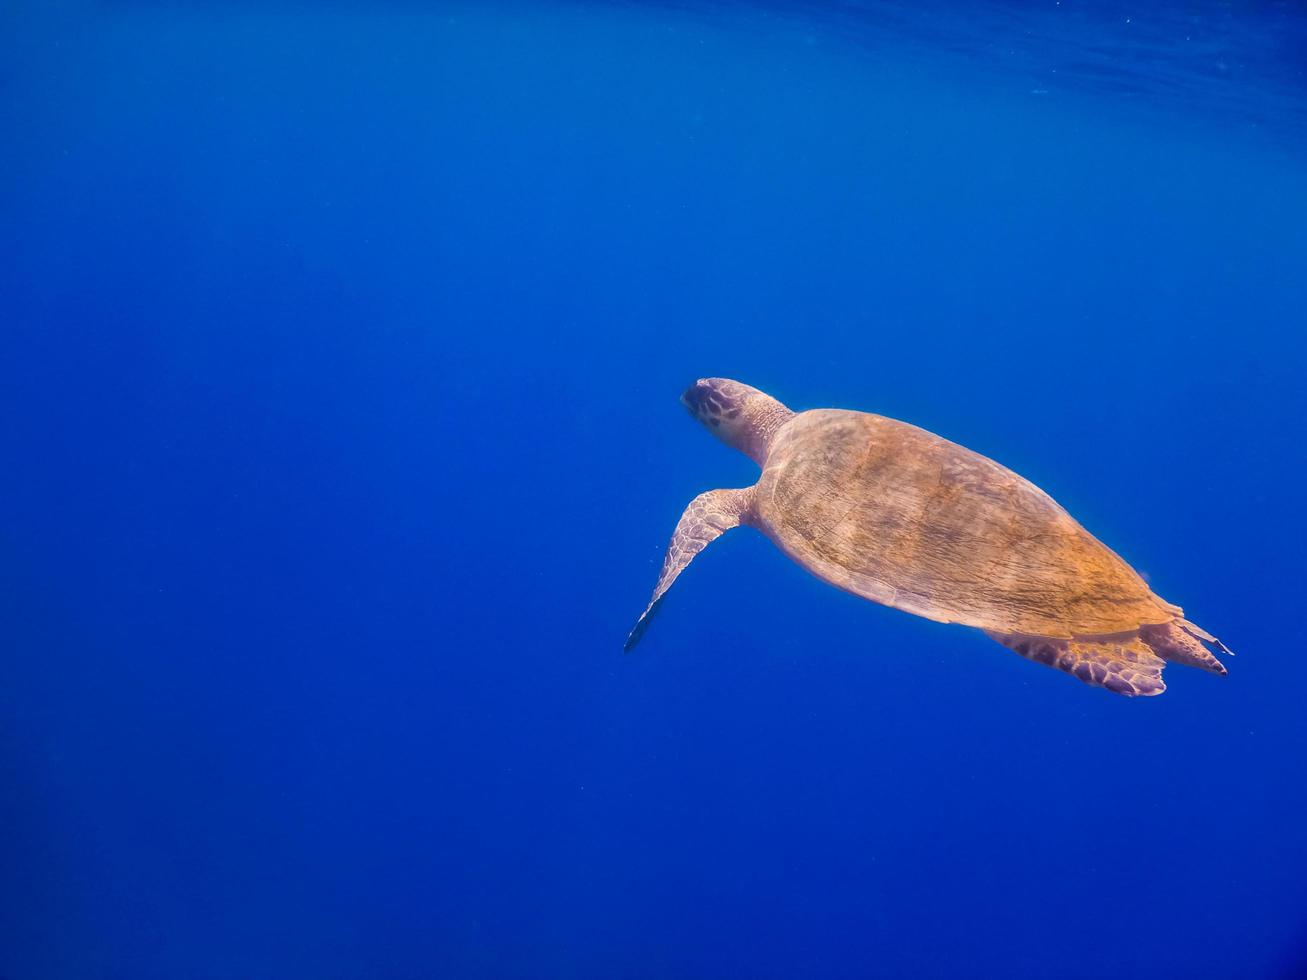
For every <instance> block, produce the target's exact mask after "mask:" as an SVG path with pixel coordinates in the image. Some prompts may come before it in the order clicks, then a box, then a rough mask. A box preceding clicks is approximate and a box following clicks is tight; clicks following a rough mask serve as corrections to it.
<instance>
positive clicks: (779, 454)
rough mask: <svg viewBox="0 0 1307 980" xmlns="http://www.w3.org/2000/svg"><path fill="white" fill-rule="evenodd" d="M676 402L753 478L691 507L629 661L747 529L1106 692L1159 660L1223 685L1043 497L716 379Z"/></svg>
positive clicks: (1196, 641) (867, 589)
mask: <svg viewBox="0 0 1307 980" xmlns="http://www.w3.org/2000/svg"><path fill="white" fill-rule="evenodd" d="M681 401H682V402H683V403H684V405H685V406H686V408H688V409H689V410H690V414H692V415H693V416H694V417H695V418H696V419H698V420H699V421H700V422H702V423H703V424H704V425H705V426H706V427H707V428H708V429H709V431H711V432H712V433H713V434H714V435H716V436H717V437H718V438H719V439H721V440H722V441H723V442H724V443H726V444H727V445H728V446H732V447H734V448H735V449H738V450H740V451H741V452H743V453H745V454H746V455H747V456H749V457H750V458H751V459H753V461H754V462H756V463H757V464H758V465H759V466H761V467H762V476H761V477H760V478H759V479H758V482H757V483H756V484H754V485H753V486H751V487H747V488H745V489H743V490H709V491H708V492H707V493H703V494H700V495H699V496H698V497H696V498H694V500H693V501H691V502H690V505H689V506H688V507H687V508H686V509H685V513H684V514H682V515H681V520H680V522H679V523H678V524H677V525H676V531H675V533H674V534H673V535H672V541H671V544H670V545H669V546H668V549H667V557H666V559H665V560H664V562H663V569H662V574H661V575H660V576H659V577H658V584H657V586H656V587H655V588H654V592H653V598H652V599H651V600H650V602H649V605H648V607H647V608H646V609H645V611H644V613H643V614H642V615H641V616H640V619H639V620H638V621H637V623H636V625H635V629H633V630H632V631H631V635H630V637H629V638H628V639H627V641H626V649H627V650H630V649H631V648H632V647H634V646H635V644H636V643H637V642H639V640H640V637H641V636H642V635H643V633H644V631H645V629H646V628H647V627H648V625H649V621H650V617H651V616H652V615H653V613H654V612H655V610H657V608H658V606H659V605H660V604H661V603H662V601H663V598H664V597H665V595H666V593H667V590H668V588H670V586H671V584H672V583H673V582H674V581H675V580H676V576H678V575H679V574H681V571H682V570H683V569H684V568H685V567H686V565H688V564H689V563H690V560H691V559H693V558H694V556H695V555H697V554H698V553H699V552H700V551H702V550H703V549H704V548H705V547H706V546H707V545H708V544H709V543H710V542H711V541H713V540H714V539H715V538H716V537H718V536H719V535H720V534H722V533H723V532H725V531H728V530H730V529H731V528H733V527H736V526H738V525H740V524H746V525H748V526H750V527H754V528H757V529H758V530H759V531H761V532H762V533H763V534H765V535H767V537H769V538H771V540H772V541H773V542H774V543H775V544H776V546H777V547H778V548H780V549H781V551H783V552H784V553H785V554H786V555H788V556H789V557H790V558H792V559H793V560H794V561H796V562H798V563H799V564H800V565H801V566H803V567H804V568H806V569H807V570H808V571H810V572H812V574H814V575H816V576H817V577H818V578H820V579H822V580H823V581H826V582H829V583H830V584H831V585H834V586H838V587H839V588H841V589H844V590H846V591H848V592H852V593H853V594H854V595H858V596H862V597H863V598H865V599H871V600H872V601H874V602H879V603H882V604H883V605H886V606H893V607H894V608H896V609H902V610H904V611H905V612H910V613H915V614H916V615H918V616H924V617H925V618H926V619H933V620H935V621H937V622H941V623H960V624H963V625H966V626H974V627H978V628H979V629H982V630H984V631H985V633H986V634H988V635H989V636H990V637H992V638H993V639H995V640H997V641H998V642H999V643H1001V644H1003V645H1004V646H1006V647H1009V648H1010V649H1012V650H1015V651H1016V652H1017V653H1019V654H1021V655H1022V656H1023V657H1028V658H1029V659H1031V660H1035V661H1037V662H1039V663H1042V664H1047V665H1049V666H1051V667H1057V668H1058V669H1060V670H1064V671H1066V672H1067V673H1068V674H1072V675H1074V676H1075V677H1078V678H1079V679H1080V680H1082V681H1084V682H1085V683H1086V684H1093V685H1096V686H1101V687H1105V688H1107V689H1108V690H1109V691H1114V692H1115V693H1117V694H1125V695H1131V696H1133V695H1152V694H1161V693H1162V692H1163V691H1164V690H1166V685H1165V684H1163V683H1162V668H1163V667H1164V666H1165V662H1166V661H1171V662H1172V663H1178V664H1186V665H1188V666H1190V667H1199V668H1202V669H1203V670H1209V671H1211V672H1212V673H1215V674H1224V673H1225V672H1226V671H1225V667H1224V666H1223V665H1222V664H1221V662H1220V661H1219V660H1217V659H1216V657H1215V656H1213V654H1212V653H1211V652H1210V651H1209V650H1208V649H1207V647H1206V646H1204V644H1205V643H1207V644H1212V645H1214V646H1215V647H1217V648H1218V649H1220V650H1221V651H1222V652H1225V653H1229V652H1230V651H1229V650H1228V649H1227V648H1226V647H1225V646H1224V645H1223V644H1222V643H1220V641H1218V640H1217V639H1216V638H1215V637H1213V636H1211V635H1210V634H1208V633H1206V632H1204V631H1203V630H1201V629H1199V628H1198V627H1197V626H1195V625H1194V624H1193V623H1190V622H1189V621H1188V620H1186V619H1185V618H1184V615H1183V612H1182V610H1181V609H1180V607H1178V606H1173V605H1171V604H1170V603H1169V602H1166V601H1165V600H1164V599H1161V598H1159V597H1158V596H1156V595H1154V594H1153V592H1152V590H1151V589H1150V588H1149V587H1148V585H1147V584H1145V582H1144V580H1143V579H1142V578H1140V577H1139V575H1138V573H1136V572H1135V570H1134V569H1132V568H1131V567H1130V566H1129V565H1127V564H1126V563H1125V562H1124V561H1123V560H1122V559H1121V558H1120V557H1118V556H1117V555H1116V554H1115V553H1114V552H1113V551H1112V550H1111V549H1109V548H1108V547H1107V546H1106V545H1104V544H1102V543H1101V542H1100V541H1098V539H1097V538H1095V537H1094V536H1093V535H1091V534H1090V533H1089V532H1088V531H1086V530H1085V529H1084V528H1083V527H1081V526H1080V525H1079V524H1078V523H1076V521H1075V520H1074V519H1073V518H1072V517H1071V515H1069V514H1068V513H1067V512H1066V511H1065V510H1063V509H1062V508H1061V507H1059V506H1058V505H1057V503H1056V502H1054V500H1053V499H1052V498H1051V497H1049V496H1048V494H1046V493H1044V492H1043V491H1042V490H1040V489H1039V488H1038V487H1036V486H1035V485H1034V484H1033V483H1031V482H1030V481H1029V480H1025V479H1023V478H1022V477H1020V476H1018V475H1017V474H1015V473H1013V472H1012V471H1011V470H1009V469H1007V468H1006V467H1004V466H1000V465H999V464H998V463H995V462H994V461H993V460H991V459H987V458H986V457H984V456H981V455H980V454H979V453H974V452H972V451H971V450H969V449H964V448H963V447H962V446H959V445H957V444H955V443H952V442H949V441H948V440H946V439H941V438H940V437H939V436H937V435H934V434H932V433H930V432H927V431H925V430H924V429H919V428H917V427H916V426H914V425H908V424H907V423H905V422H898V421H895V420H894V419H889V418H884V417H883V416H880V415H871V414H868V413H865V412H851V411H844V410H842V409H815V410H812V411H807V412H798V413H795V412H792V411H790V410H789V409H788V408H786V407H785V406H784V405H782V404H781V403H780V402H778V401H777V400H776V399H774V398H772V397H770V396H768V395H765V394H763V393H762V392H761V391H759V390H758V389H756V388H750V387H749V386H748V385H744V384H740V383H739V382H738V381H729V380H726V379H724V378H706V379H704V380H701V381H698V382H696V383H695V384H694V385H693V386H691V387H690V389H689V390H688V391H686V393H685V394H684V395H682V396H681Z"/></svg>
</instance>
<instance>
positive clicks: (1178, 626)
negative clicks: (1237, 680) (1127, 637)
mask: <svg viewBox="0 0 1307 980" xmlns="http://www.w3.org/2000/svg"><path fill="white" fill-rule="evenodd" d="M1139 638H1140V639H1141V640H1143V641H1144V642H1145V643H1147V644H1148V645H1149V646H1150V647H1152V648H1153V651H1154V652H1155V653H1156V654H1157V655H1158V656H1159V657H1162V658H1164V659H1166V660H1169V661H1171V662H1172V663H1176V664H1184V665H1185V666H1186V667H1197V668H1198V669H1199V670H1209V671H1211V672H1212V673H1213V674H1224V673H1226V669H1225V664H1223V663H1221V661H1219V660H1217V659H1216V657H1215V656H1214V655H1213V654H1212V652H1211V651H1210V650H1208V649H1207V647H1205V646H1203V644H1202V642H1200V641H1202V640H1205V641H1207V642H1208V643H1213V644H1215V645H1217V646H1218V647H1220V649H1222V650H1224V651H1225V652H1226V653H1229V652H1230V651H1229V650H1228V649H1226V646H1225V644H1223V643H1222V642H1221V641H1220V640H1218V639H1217V638H1216V637H1214V636H1212V635H1211V634H1209V633H1204V632H1203V631H1202V630H1200V629H1198V627H1197V626H1194V625H1193V624H1192V623H1189V622H1186V621H1185V620H1180V621H1179V622H1174V623H1163V624H1161V625H1160V626H1145V627H1143V628H1141V629H1140V630H1139Z"/></svg>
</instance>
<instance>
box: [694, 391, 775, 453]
mask: <svg viewBox="0 0 1307 980" xmlns="http://www.w3.org/2000/svg"><path fill="white" fill-rule="evenodd" d="M681 404H682V405H684V406H685V407H686V408H688V409H689V410H690V414H691V415H693V416H694V417H695V418H696V419H698V420H699V421H700V422H702V423H703V425H704V427H705V428H706V429H707V430H708V431H709V432H711V433H712V434H713V435H715V436H716V437H717V438H718V439H720V440H721V441H722V442H724V443H726V445H728V446H730V447H731V448H733V449H738V450H739V451H740V452H742V453H744V454H745V455H746V456H748V457H749V458H750V459H752V460H753V461H754V462H755V463H757V464H758V465H759V466H761V465H763V463H764V462H765V461H766V459H767V448H768V446H769V445H770V444H771V440H772V436H774V435H775V434H776V430H777V429H779V428H780V427H781V426H782V425H784V424H785V423H786V422H788V421H789V420H790V419H791V418H792V417H793V416H794V413H793V412H791V411H790V410H789V409H788V408H786V407H785V406H784V405H782V404H781V403H780V402H778V401H777V400H776V399H775V398H773V397H771V395H765V394H763V393H762V392H761V391H759V390H758V389H757V388H750V387H749V386H748V385H742V384H740V382H738V381H731V380H730V379H728V378H700V379H699V380H698V381H696V382H695V383H694V384H692V385H690V387H689V388H687V389H686V390H685V394H683V395H682V396H681Z"/></svg>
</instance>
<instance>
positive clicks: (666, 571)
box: [622, 487, 753, 653]
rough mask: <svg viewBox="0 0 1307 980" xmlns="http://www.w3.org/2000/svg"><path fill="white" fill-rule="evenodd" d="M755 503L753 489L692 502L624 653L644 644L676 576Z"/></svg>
mask: <svg viewBox="0 0 1307 980" xmlns="http://www.w3.org/2000/svg"><path fill="white" fill-rule="evenodd" d="M752 504H753V487H749V488H747V489H745V490H709V491H708V492H707V493H701V494H699V496H697V497H695V498H694V499H693V500H691V501H690V506H689V507H686V508H685V513H684V514H682V515H681V519H680V521H679V522H678V523H677V525H676V530H675V532H673V534H672V541H671V543H670V544H669V545H668V546H667V557H666V558H664V559H663V570H662V574H660V575H659V576H658V584H657V585H656V586H654V591H653V597H652V598H650V600H649V605H648V606H646V607H645V610H644V612H642V613H641V614H640V618H639V619H638V620H636V623H635V629H633V630H631V635H630V636H628V637H627V638H626V643H625V645H624V646H623V647H622V649H623V650H626V651H627V652H628V653H629V652H630V651H631V650H632V649H634V647H635V645H636V644H637V643H639V642H640V637H642V636H644V631H645V630H646V629H648V628H649V620H650V619H651V618H652V617H653V614H654V612H655V611H657V609H658V606H659V605H660V604H661V603H662V601H663V596H664V594H666V592H667V590H668V589H670V588H671V587H672V583H673V582H675V581H676V576H678V575H680V574H681V572H682V570H683V569H684V568H685V566H686V565H688V564H690V561H691V559H693V558H694V556H695V555H697V554H698V553H699V552H701V551H703V549H704V548H706V547H708V545H709V544H711V543H712V542H713V541H715V540H716V539H717V538H718V537H719V536H720V535H722V534H724V533H725V532H727V531H729V530H730V529H731V528H733V527H738V526H739V524H740V521H741V519H742V518H743V517H744V515H745V513H747V512H748V510H749V508H750V507H751V506H752Z"/></svg>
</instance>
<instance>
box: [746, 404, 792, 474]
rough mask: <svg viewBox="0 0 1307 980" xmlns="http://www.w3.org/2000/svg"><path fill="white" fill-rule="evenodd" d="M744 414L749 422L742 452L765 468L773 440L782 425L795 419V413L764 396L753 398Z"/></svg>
mask: <svg viewBox="0 0 1307 980" xmlns="http://www.w3.org/2000/svg"><path fill="white" fill-rule="evenodd" d="M744 414H745V416H746V417H747V418H748V420H749V421H748V425H747V427H746V428H745V431H744V433H743V435H744V438H743V439H742V440H741V442H740V446H739V448H740V451H741V452H743V453H744V454H745V455H746V456H748V457H749V458H750V459H751V460H753V461H754V462H755V463H757V464H758V465H759V466H765V465H767V453H768V452H769V451H770V450H771V443H772V439H773V438H775V436H776V432H777V430H779V429H780V427H781V426H782V425H784V424H785V423H786V422H788V421H789V420H790V419H792V418H794V413H793V412H791V411H790V410H789V409H788V408H786V407H785V406H784V405H782V404H781V403H780V402H778V401H777V400H776V399H775V398H772V397H771V396H769V395H763V396H762V397H761V398H757V397H755V398H751V399H750V400H749V404H748V405H747V406H746V408H745V410H744Z"/></svg>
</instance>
